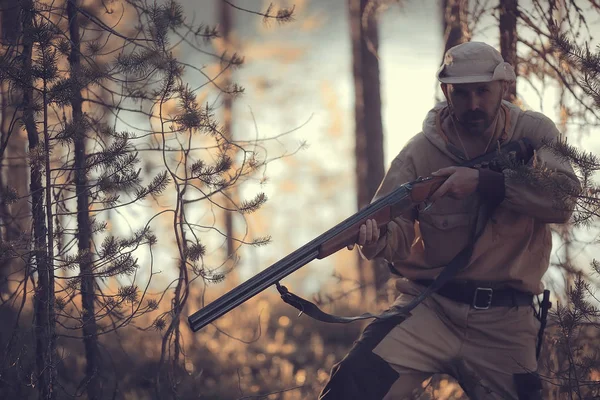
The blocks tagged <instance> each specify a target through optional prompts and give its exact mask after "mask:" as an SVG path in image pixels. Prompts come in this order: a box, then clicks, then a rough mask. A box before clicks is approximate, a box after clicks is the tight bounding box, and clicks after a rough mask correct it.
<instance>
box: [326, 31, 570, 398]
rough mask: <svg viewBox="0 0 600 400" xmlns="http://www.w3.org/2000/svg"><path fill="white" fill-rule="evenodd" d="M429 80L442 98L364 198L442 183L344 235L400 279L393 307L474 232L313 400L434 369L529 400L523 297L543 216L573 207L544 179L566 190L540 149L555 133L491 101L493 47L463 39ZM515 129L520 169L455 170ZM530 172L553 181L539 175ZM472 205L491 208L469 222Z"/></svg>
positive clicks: (529, 325) (534, 117) (499, 74)
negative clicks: (522, 153)
mask: <svg viewBox="0 0 600 400" xmlns="http://www.w3.org/2000/svg"><path fill="white" fill-rule="evenodd" d="M437 76H438V79H439V81H440V82H441V88H442V91H443V93H444V96H445V97H446V102H444V103H441V104H438V105H437V106H436V107H435V108H434V109H433V110H431V111H430V112H429V114H428V115H427V117H426V119H425V122H424V123H423V131H422V132H421V133H419V134H418V135H416V136H415V137H413V138H412V139H411V140H410V141H409V143H408V144H407V145H406V146H405V147H404V149H402V151H401V152H400V153H399V154H398V156H397V157H396V158H395V159H394V160H393V162H392V164H391V167H390V169H389V170H388V172H387V173H386V176H385V178H384V180H383V182H382V184H381V186H380V188H379V190H378V193H377V194H376V196H375V199H377V198H380V197H382V196H384V195H386V194H387V193H389V192H391V191H392V190H393V189H395V188H397V187H398V186H399V185H401V184H403V183H405V182H409V181H412V180H415V179H416V178H417V177H419V176H423V177H426V176H430V175H436V176H446V177H447V180H446V181H445V182H444V183H443V184H442V186H441V187H440V188H439V189H438V190H437V191H436V192H435V193H434V194H433V195H432V198H431V200H432V205H431V206H430V207H429V208H426V209H424V210H419V211H417V212H415V213H414V215H410V216H403V217H400V218H395V219H394V220H393V221H392V222H390V223H389V224H388V225H387V229H386V230H385V233H384V234H381V232H380V230H379V229H377V226H376V224H375V223H374V221H367V222H366V223H365V224H364V225H363V226H361V228H360V234H359V239H358V242H357V243H358V245H359V249H360V251H361V253H362V254H363V256H364V257H366V258H367V259H373V258H383V259H385V260H387V261H388V262H389V263H391V264H393V268H394V270H395V271H397V272H398V273H399V274H400V275H402V277H403V278H402V279H400V280H398V281H397V283H396V287H397V289H398V291H399V292H400V293H401V295H400V296H399V297H398V298H397V300H396V302H395V303H394V305H395V306H402V305H405V304H407V303H409V302H410V300H411V299H412V298H414V296H416V295H418V294H419V293H420V292H421V291H422V290H423V289H424V287H425V286H427V285H429V284H430V283H431V280H432V279H434V278H435V277H436V276H437V275H438V274H439V272H440V271H441V270H442V269H443V268H444V266H445V265H446V264H448V263H449V262H450V261H451V260H452V259H453V258H454V257H455V256H456V255H457V254H458V253H459V252H460V251H461V250H462V249H464V248H465V247H467V246H468V245H469V243H470V241H471V238H472V237H473V232H474V230H475V229H476V228H475V227H476V226H477V225H481V226H482V228H481V229H480V232H479V236H477V240H476V241H475V244H474V246H473V251H472V255H471V257H470V259H469V260H468V262H467V264H466V265H465V266H464V267H463V268H462V269H461V270H460V272H459V273H458V275H457V276H456V277H455V278H454V279H453V280H452V281H450V282H449V283H447V284H446V285H445V286H444V287H442V289H440V290H439V291H438V292H437V293H435V294H434V295H432V296H431V297H429V298H427V299H426V300H425V301H424V302H423V303H421V304H420V305H419V306H417V308H415V309H414V310H413V311H412V312H411V316H410V317H408V318H407V319H406V320H404V319H403V318H401V317H399V318H397V319H395V320H389V319H388V320H376V321H374V322H372V323H371V324H370V325H369V326H368V327H367V328H366V329H365V331H364V332H363V334H362V335H361V337H360V339H359V340H358V341H357V342H356V343H355V344H354V346H353V348H352V349H351V351H350V352H349V353H348V355H347V356H346V357H345V358H344V359H343V360H342V361H341V362H340V363H338V364H336V365H335V366H334V368H333V369H332V373H331V378H330V381H329V382H328V384H327V385H326V387H325V388H324V389H323V391H322V393H321V396H320V398H321V399H325V400H331V399H369V400H375V399H404V398H412V397H411V396H412V395H414V394H415V393H418V391H419V390H420V388H421V385H422V382H423V381H424V380H426V379H427V378H428V377H430V376H431V375H432V374H434V373H447V374H450V375H452V376H454V377H455V378H457V380H458V381H459V382H460V384H461V386H462V387H463V389H464V390H465V392H466V393H467V395H468V396H469V397H470V398H471V399H538V398H541V397H540V396H541V384H540V379H539V377H537V375H536V374H535V373H534V372H535V371H536V368H537V360H536V352H535V348H536V341H537V333H538V330H539V321H538V320H537V319H536V317H535V315H534V310H533V306H532V305H533V304H532V303H533V296H534V295H537V294H539V293H541V292H542V291H543V285H542V283H541V278H542V275H543V274H544V272H545V271H546V269H547V268H548V263H549V257H550V251H551V247H552V243H551V233H550V229H549V226H548V224H550V223H565V222H567V221H568V219H569V218H570V215H571V213H572V202H571V201H561V200H564V198H563V196H562V195H561V194H559V193H558V192H557V190H556V188H563V189H565V190H564V191H565V192H569V191H571V192H572V191H573V190H575V191H576V190H578V188H579V182H578V180H577V177H576V176H575V174H574V173H573V170H572V168H571V167H570V165H568V164H567V163H565V162H563V161H561V160H560V159H559V158H558V157H556V156H555V155H554V153H553V152H552V151H551V150H550V149H548V148H545V147H544V148H541V147H542V142H543V141H545V140H550V141H552V140H556V139H557V137H558V135H559V133H558V131H557V128H556V126H555V125H554V123H553V122H552V121H551V120H550V119H548V118H547V117H545V116H544V115H542V114H540V113H537V112H532V111H522V110H520V109H519V108H518V107H517V106H514V105H512V104H510V103H508V102H505V101H503V100H502V98H503V96H504V94H505V93H506V91H507V89H508V85H509V83H510V82H511V81H514V80H515V74H514V70H513V69H512V66H511V65H510V64H508V63H506V62H504V60H503V59H502V56H501V55H500V53H498V51H496V50H495V49H494V48H493V47H491V46H489V45H487V44H484V43H479V42H469V43H464V44H461V45H458V46H455V47H453V48H451V49H449V50H448V52H447V53H446V55H445V59H444V64H443V65H442V66H441V67H440V69H439V71H438V75H437ZM521 138H529V139H530V140H531V141H532V142H533V144H534V146H535V147H536V148H537V152H536V156H535V161H534V162H532V163H530V164H529V165H528V167H527V168H529V171H530V172H532V174H530V175H531V176H532V177H530V178H529V179H522V174H520V175H518V176H517V174H516V173H515V171H513V170H510V169H506V170H504V171H503V172H502V173H500V172H494V171H491V170H489V169H475V168H466V167H460V166H458V165H459V164H461V163H463V162H464V161H466V160H469V159H472V158H475V157H477V156H480V155H482V154H484V153H487V152H489V151H492V150H494V149H495V148H497V147H498V145H502V144H505V143H507V142H509V141H516V140H519V139H521ZM542 167H547V169H544V171H545V172H544V173H543V174H542V173H540V174H536V173H535V172H536V171H540V168H542ZM541 175H544V176H545V178H544V179H546V180H547V181H549V182H552V183H553V184H552V185H545V184H541V183H540V182H542V179H541V178H540V176H541ZM520 177H521V178H520ZM536 177H537V178H536ZM482 205H485V206H486V207H487V208H488V209H491V210H492V211H491V215H490V216H489V218H487V220H485V221H484V224H478V220H480V219H481V218H482V217H481V215H480V214H481V213H480V212H479V210H480V209H481V206H482ZM480 222H481V221H480Z"/></svg>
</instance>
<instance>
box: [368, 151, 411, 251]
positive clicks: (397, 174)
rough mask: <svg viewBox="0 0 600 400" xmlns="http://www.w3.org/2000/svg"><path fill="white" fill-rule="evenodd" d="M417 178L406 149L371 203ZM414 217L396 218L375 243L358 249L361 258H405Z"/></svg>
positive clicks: (409, 246)
mask: <svg viewBox="0 0 600 400" xmlns="http://www.w3.org/2000/svg"><path fill="white" fill-rule="evenodd" d="M416 178H417V177H416V175H415V172H414V167H413V163H412V162H411V160H410V159H409V158H408V157H407V151H406V148H405V149H404V150H403V151H401V152H400V154H399V155H398V156H397V157H396V158H395V159H394V160H393V161H392V164H391V166H390V168H389V169H388V171H387V173H386V174H385V177H384V178H383V181H382V182H381V185H380V186H379V189H378V190H377V193H376V194H375V197H374V198H373V201H375V200H377V199H379V198H381V197H384V196H385V195H387V194H389V193H390V192H392V191H393V190H394V189H396V188H398V187H399V186H400V185H402V184H404V183H407V182H410V181H413V180H415V179H416ZM414 223H415V216H414V215H412V213H411V215H407V216H401V217H396V218H394V219H393V220H392V221H390V222H389V223H388V224H387V230H386V232H385V233H384V234H383V235H381V236H380V237H379V240H378V241H377V243H374V244H372V245H369V246H362V247H359V251H360V253H361V254H362V256H363V257H364V258H366V259H368V260H372V259H374V258H383V259H385V260H386V261H388V262H394V261H399V260H403V259H405V258H407V257H408V256H409V254H410V248H411V246H412V242H413V240H414V238H415V230H414Z"/></svg>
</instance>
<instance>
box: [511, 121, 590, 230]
mask: <svg viewBox="0 0 600 400" xmlns="http://www.w3.org/2000/svg"><path fill="white" fill-rule="evenodd" d="M527 114H529V115H527ZM527 114H526V116H525V117H526V118H531V119H532V120H533V121H532V122H533V123H532V125H533V126H532V129H531V132H528V133H527V134H526V135H525V137H529V138H530V139H531V140H532V142H533V145H534V148H535V149H536V151H535V155H534V157H533V158H532V160H531V161H530V163H529V164H528V165H527V166H526V167H525V168H523V170H522V171H516V170H512V169H506V170H504V174H503V175H504V189H505V190H504V192H505V193H504V199H503V201H502V203H500V205H501V206H502V207H506V208H508V209H512V210H514V211H517V212H519V213H521V214H525V215H529V216H531V217H534V218H536V219H538V220H540V221H542V222H545V223H565V222H567V221H568V220H569V218H570V217H571V214H572V213H573V209H574V205H575V201H573V199H574V196H573V194H577V193H578V192H579V191H580V190H581V186H580V183H579V179H578V178H577V176H576V175H575V172H574V171H573V168H572V167H571V165H570V163H569V162H568V161H566V160H564V159H562V158H561V157H559V156H557V155H556V154H555V152H554V151H553V150H552V149H550V148H548V147H547V146H543V144H544V143H546V142H549V143H551V142H554V141H556V140H558V138H559V132H558V129H557V128H556V125H555V124H554V122H552V120H550V119H549V118H547V117H546V116H544V115H543V114H540V113H531V114H530V113H527ZM526 122H528V121H526ZM536 122H537V123H536ZM530 133H531V134H530Z"/></svg>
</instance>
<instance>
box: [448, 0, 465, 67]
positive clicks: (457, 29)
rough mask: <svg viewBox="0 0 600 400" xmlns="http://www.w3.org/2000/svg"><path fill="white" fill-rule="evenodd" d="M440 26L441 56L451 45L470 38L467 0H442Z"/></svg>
mask: <svg viewBox="0 0 600 400" xmlns="http://www.w3.org/2000/svg"><path fill="white" fill-rule="evenodd" d="M441 6H442V10H441V11H442V28H443V34H444V53H443V54H442V63H443V57H444V55H445V54H446V52H447V51H448V49H450V48H451V47H454V46H456V45H459V44H461V43H465V42H468V41H470V40H471V32H470V30H469V24H468V19H467V18H468V12H469V0H443V1H442V2H441Z"/></svg>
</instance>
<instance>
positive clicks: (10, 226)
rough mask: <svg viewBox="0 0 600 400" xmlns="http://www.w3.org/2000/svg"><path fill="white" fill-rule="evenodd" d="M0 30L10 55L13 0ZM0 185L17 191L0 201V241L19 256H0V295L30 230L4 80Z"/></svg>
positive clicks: (10, 91)
mask: <svg viewBox="0 0 600 400" xmlns="http://www.w3.org/2000/svg"><path fill="white" fill-rule="evenodd" d="M0 10H1V11H0V12H1V13H2V14H1V18H2V20H1V27H2V33H1V36H0V40H1V41H2V55H3V56H4V57H7V58H10V59H14V57H15V54H16V52H17V51H18V43H19V39H20V35H21V29H20V26H19V23H20V16H19V15H20V13H19V10H20V9H19V5H18V1H17V0H1V1H0ZM0 90H1V92H2V93H0V96H1V102H2V104H1V106H0V118H2V120H1V121H0V187H1V188H2V189H4V188H5V187H9V188H11V189H14V190H15V191H16V192H17V195H18V196H19V197H20V199H19V200H17V201H16V202H14V203H12V204H10V205H9V204H8V203H7V202H4V201H1V202H0V243H1V242H2V241H3V240H6V241H11V242H12V243H13V244H14V245H16V247H17V249H16V250H17V251H18V253H19V255H22V257H11V258H9V259H4V260H3V261H2V262H3V264H1V265H0V296H2V297H3V296H5V295H10V294H12V289H11V287H10V286H11V285H10V283H9V279H10V280H11V281H17V280H19V279H21V276H22V274H21V273H20V272H19V271H23V270H24V269H25V262H24V261H23V260H24V259H26V255H25V253H26V252H27V251H28V246H27V243H28V237H27V233H29V232H30V230H31V214H30V211H29V201H28V199H27V197H26V194H27V192H28V189H27V182H28V180H29V178H28V176H27V172H28V169H27V161H26V156H27V151H26V147H27V143H26V140H25V137H24V136H23V135H21V130H20V125H19V123H18V119H19V118H20V117H21V116H20V113H19V112H18V108H17V106H18V104H19V103H20V102H21V96H20V93H19V91H18V90H17V89H16V88H15V87H14V85H13V86H11V85H10V84H9V83H8V82H3V83H2V84H1V86H0Z"/></svg>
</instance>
